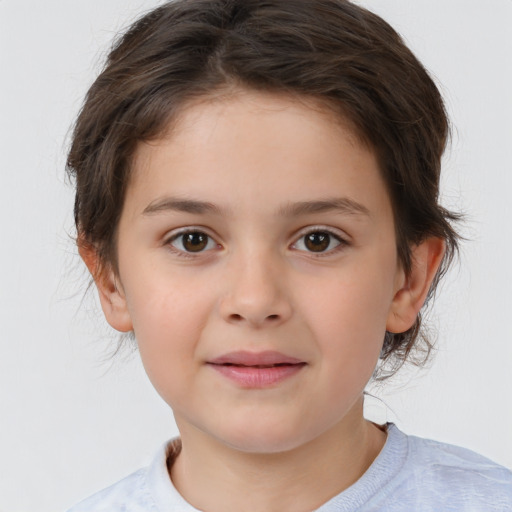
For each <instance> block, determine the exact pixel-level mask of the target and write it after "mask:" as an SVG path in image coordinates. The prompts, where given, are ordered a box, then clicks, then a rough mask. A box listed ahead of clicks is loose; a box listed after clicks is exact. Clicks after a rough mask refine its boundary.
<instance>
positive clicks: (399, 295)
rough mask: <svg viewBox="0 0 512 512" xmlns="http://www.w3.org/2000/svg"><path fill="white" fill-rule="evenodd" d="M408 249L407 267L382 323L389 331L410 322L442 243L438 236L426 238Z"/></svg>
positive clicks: (436, 265) (438, 260)
mask: <svg viewBox="0 0 512 512" xmlns="http://www.w3.org/2000/svg"><path fill="white" fill-rule="evenodd" d="M411 252H412V254H411V256H412V257H411V261H412V268H411V271H410V273H409V275H408V276H406V279H405V283H404V284H403V286H401V287H400V288H399V289H398V290H397V291H396V292H395V295H394V297H393V302H392V304H391V309H390V311H389V315H388V320H387V324H386V330H387V331H389V332H394V333H400V332H405V331H407V330H408V329H410V328H411V327H412V326H413V324H414V322H415V321H416V318H417V316H418V313H419V311H420V309H421V307H422V306H423V304H424V303H425V300H426V298H427V294H428V292H429V290H430V286H431V284H432V281H433V280H434V277H435V275H436V273H437V271H438V269H439V265H440V264H441V261H442V259H443V256H444V252H445V243H444V241H443V240H442V239H441V238H436V237H432V238H427V239H426V240H424V241H423V242H421V243H420V244H418V245H416V246H414V247H413V248H412V251H411Z"/></svg>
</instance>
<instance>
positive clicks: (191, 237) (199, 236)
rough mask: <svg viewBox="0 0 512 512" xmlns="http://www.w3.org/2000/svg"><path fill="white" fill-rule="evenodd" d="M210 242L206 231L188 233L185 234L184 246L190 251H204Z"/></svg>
mask: <svg viewBox="0 0 512 512" xmlns="http://www.w3.org/2000/svg"><path fill="white" fill-rule="evenodd" d="M207 243H208V236H207V235H205V234H204V233H199V232H197V233H187V234H186V235H183V247H185V249H186V250H187V251H189V252H199V251H202V250H203V249H204V248H205V247H206V244H207Z"/></svg>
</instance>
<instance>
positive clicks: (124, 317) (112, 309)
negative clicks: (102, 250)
mask: <svg viewBox="0 0 512 512" xmlns="http://www.w3.org/2000/svg"><path fill="white" fill-rule="evenodd" d="M78 252H79V253H80V256H81V258H82V260H83V261H84V263H85V264H86V265H87V268H88V269H89V272H90V273H91V275H92V278H93V279H94V283H95V284H96V288H97V290H98V295H99V298H100V303H101V308H102V309H103V313H104V315H105V318H106V320H107V322H108V323H109V324H110V325H111V326H112V327H113V328H114V329H116V330H118V331H121V332H130V331H132V330H133V325H132V321H131V318H130V314H129V312H128V307H127V303H126V297H125V295H124V291H123V289H122V286H121V283H120V281H119V278H118V277H117V276H116V274H115V272H114V270H113V269H112V268H111V266H109V267H108V268H104V267H103V266H102V265H101V264H100V257H99V255H98V252H97V250H96V248H95V247H94V246H93V245H92V244H91V243H89V242H86V241H84V240H83V239H80V238H79V239H78Z"/></svg>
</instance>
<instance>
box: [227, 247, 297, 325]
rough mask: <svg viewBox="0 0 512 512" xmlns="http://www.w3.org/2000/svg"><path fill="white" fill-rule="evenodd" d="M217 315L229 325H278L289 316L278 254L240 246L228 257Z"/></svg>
mask: <svg viewBox="0 0 512 512" xmlns="http://www.w3.org/2000/svg"><path fill="white" fill-rule="evenodd" d="M227 274H228V275H227V283H226V284H227V288H226V290H225V294H224V296H223V298H222V304H221V314H222V316H223V318H224V319H225V320H227V321H229V322H231V323H233V322H236V323H241V322H243V323H249V324H251V325H255V326H256V325H263V324H269V323H272V324H278V323H281V322H283V321H285V320H287V319H288V318H289V316H290V315H291V304H290V301H289V296H288V290H287V288H286V272H285V269H284V268H283V264H282V261H281V258H280V257H279V254H278V251H274V250H273V249H272V248H269V247H261V246H260V247H255V246H253V245H251V246H248V247H240V248H239V249H238V250H236V251H234V252H233V254H231V255H230V257H229V265H228V269H227Z"/></svg>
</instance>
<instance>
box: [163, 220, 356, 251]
mask: <svg viewBox="0 0 512 512" xmlns="http://www.w3.org/2000/svg"><path fill="white" fill-rule="evenodd" d="M189 234H197V235H204V236H206V237H207V239H208V240H207V241H206V247H205V248H204V249H201V250H199V251H195V252H194V251H187V250H186V249H185V248H184V246H183V237H184V236H186V235H189ZM314 234H317V235H318V234H322V235H327V236H328V237H329V238H328V247H329V246H330V245H331V244H332V241H333V240H334V241H336V243H337V245H336V246H335V247H334V248H331V249H328V250H324V251H318V252H315V251H308V250H307V249H305V250H304V249H297V248H296V246H297V244H299V242H300V241H301V240H303V239H305V237H307V236H308V235H314ZM180 238H181V240H182V241H181V246H182V247H183V249H181V248H178V247H175V246H174V245H173V242H175V241H177V240H180ZM211 242H213V243H214V244H215V246H216V248H219V247H221V246H220V244H218V243H216V242H215V240H214V238H213V237H212V236H210V235H209V234H208V233H206V231H205V230H203V229H202V228H199V227H198V228H187V229H184V230H181V231H178V232H177V233H174V234H172V235H171V236H170V237H169V238H167V239H166V241H165V242H164V245H166V246H168V247H169V248H170V249H171V250H172V251H173V252H174V253H175V254H176V255H177V256H180V257H184V258H194V257H197V256H199V255H200V254H203V253H204V252H207V251H210V250H212V249H213V247H210V248H209V249H208V248H207V247H208V245H209V244H210V243H211ZM349 245H350V244H349V242H348V241H347V240H346V239H345V238H343V237H341V236H340V235H339V234H338V233H335V232H334V231H333V230H332V229H331V228H325V227H323V226H311V227H308V228H307V229H306V230H303V231H302V233H301V234H300V236H299V237H298V238H297V239H296V241H295V242H294V243H293V244H291V245H290V247H291V248H292V249H294V250H299V251H301V252H305V253H307V254H309V255H311V256H313V257H315V258H322V257H326V256H330V255H332V254H336V253H338V252H339V251H341V250H343V249H344V248H345V247H347V246H349Z"/></svg>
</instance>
